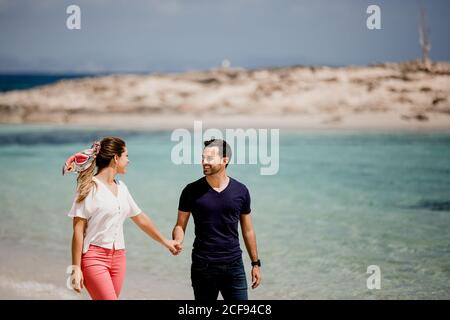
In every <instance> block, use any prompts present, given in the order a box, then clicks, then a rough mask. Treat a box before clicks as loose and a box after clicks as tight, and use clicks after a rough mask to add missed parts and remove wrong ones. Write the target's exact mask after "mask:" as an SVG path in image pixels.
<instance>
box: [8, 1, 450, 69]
mask: <svg viewBox="0 0 450 320" xmlns="http://www.w3.org/2000/svg"><path fill="white" fill-rule="evenodd" d="M420 3H421V4H422V5H423V6H425V7H426V9H427V12H428V20H429V26H430V29H431V40H432V50H431V57H432V59H433V60H441V61H442V60H446V61H448V60H450V41H449V31H450V19H449V18H448V17H449V16H450V1H448V0H428V1H425V0H423V1H419V0H389V1H377V0H372V1H366V0H327V1H325V0H314V1H312V0H311V1H306V0H305V1H301V0H297V1H294V0H260V1H257V0H197V1H195V0H191V1H188V0H184V1H177V0H147V1H144V0H78V1H75V0H71V1H65V0H39V1H36V0H0V41H1V44H0V72H56V73H65V72H177V71H185V70H198V69H209V68H212V67H216V66H219V65H220V63H221V62H222V60H224V59H228V60H230V61H231V65H232V66H240V67H245V68H259V67H270V66H287V65H294V64H326V65H350V64H369V63H377V62H396V61H403V60H412V59H416V58H418V57H420V55H421V52H420V46H419V44H418V21H419V7H420ZM71 4H76V5H78V6H80V8H81V30H68V29H67V28H66V19H67V18H68V14H67V13H66V8H67V6H69V5H71ZM370 4H377V5H379V6H380V7H381V23H382V30H368V29H367V27H366V19H367V17H368V15H367V13H366V9H367V7H368V5H370Z"/></svg>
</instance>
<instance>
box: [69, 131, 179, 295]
mask: <svg viewBox="0 0 450 320" xmlns="http://www.w3.org/2000/svg"><path fill="white" fill-rule="evenodd" d="M128 163H129V160H128V150H127V148H126V146H125V142H124V141H123V140H122V139H120V138H116V137H107V138H104V139H102V140H101V141H97V142H95V143H94V144H93V145H92V147H91V149H87V150H84V151H82V152H80V153H77V154H75V155H73V156H71V157H70V158H69V159H67V161H66V163H65V165H64V168H63V175H64V174H65V173H66V172H78V173H79V175H78V179H77V194H76V197H75V200H74V202H73V205H72V209H71V210H70V212H69V214H68V216H70V217H72V218H73V238H72V265H73V266H72V268H73V269H72V276H71V278H72V287H73V289H74V290H75V291H76V292H80V291H81V289H82V288H83V287H86V289H87V291H88V292H89V295H90V296H91V298H92V299H94V300H99V299H102V300H104V299H107V300H115V299H118V298H119V295H120V290H121V288H122V284H123V280H124V277H125V269H126V259H125V244H124V237H123V222H124V221H125V219H126V218H128V217H131V219H132V220H133V221H134V222H135V223H136V224H137V225H138V226H139V227H140V228H141V229H142V230H143V231H144V232H145V233H147V234H148V235H149V236H150V237H152V238H153V239H154V240H156V241H158V242H160V243H161V244H162V245H164V246H165V247H166V248H167V249H169V250H170V252H171V253H172V254H174V255H176V254H178V253H179V252H180V250H181V246H180V244H179V243H178V242H177V241H174V240H168V239H166V238H164V237H163V235H162V234H161V233H160V232H159V231H158V229H157V228H156V227H155V225H154V224H153V222H152V221H151V220H150V218H149V217H148V216H147V215H146V214H145V213H143V212H142V211H141V209H140V208H139V207H138V205H137V204H136V202H134V200H133V197H132V196H131V194H130V193H129V191H128V188H127V186H126V185H125V183H123V182H122V181H117V180H116V179H115V177H116V175H117V174H125V173H126V171H127V166H128ZM94 172H95V174H94Z"/></svg>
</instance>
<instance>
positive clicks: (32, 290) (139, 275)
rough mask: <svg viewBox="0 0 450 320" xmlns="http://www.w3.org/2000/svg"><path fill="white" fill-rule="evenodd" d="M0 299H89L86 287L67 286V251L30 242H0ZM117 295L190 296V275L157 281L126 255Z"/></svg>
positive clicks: (156, 297)
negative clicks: (179, 280)
mask: <svg viewBox="0 0 450 320" xmlns="http://www.w3.org/2000/svg"><path fill="white" fill-rule="evenodd" d="M0 254H1V256H2V257H4V258H3V259H2V263H1V264H0V300H17V299H19V300H22V299H26V300H34V299H39V300H61V299H64V300H77V299H83V300H84V299H90V298H89V296H88V294H87V292H86V290H83V291H82V292H81V294H77V293H75V292H74V291H72V290H69V289H67V287H66V279H67V276H68V275H67V274H66V273H65V271H66V267H67V265H68V264H69V263H70V251H69V250H68V251H67V252H61V251H58V250H45V251H44V250H42V249H41V248H38V247H36V246H34V245H29V244H20V243H15V242H11V241H4V240H2V241H1V242H0ZM120 299H125V300H127V299H132V300H143V299H144V300H147V299H162V300H165V299H187V300H190V299H193V294H192V289H191V288H190V279H186V281H184V282H183V283H171V282H170V279H169V280H165V281H161V279H158V276H157V275H154V274H149V273H148V272H147V271H145V270H141V269H139V268H136V267H135V266H134V265H133V261H132V259H129V258H128V263H127V275H126V279H125V283H124V286H123V289H122V293H121V297H120Z"/></svg>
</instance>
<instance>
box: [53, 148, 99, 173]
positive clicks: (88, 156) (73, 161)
mask: <svg viewBox="0 0 450 320" xmlns="http://www.w3.org/2000/svg"><path fill="white" fill-rule="evenodd" d="M99 151H100V141H96V142H94V144H93V145H92V147H91V148H90V149H86V150H83V151H80V152H77V153H75V154H73V155H71V156H70V157H69V158H68V159H67V160H66V163H65V164H64V166H63V169H62V174H63V175H64V174H66V172H78V173H80V172H83V171H84V170H86V169H87V168H89V167H90V166H91V164H92V162H93V161H94V160H95V158H96V157H97V154H98V153H99Z"/></svg>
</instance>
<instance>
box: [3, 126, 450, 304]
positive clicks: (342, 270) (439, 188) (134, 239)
mask: <svg viewBox="0 0 450 320" xmlns="http://www.w3.org/2000/svg"><path fill="white" fill-rule="evenodd" d="M170 133H171V132H169V131H167V132H165V131H161V132H137V131H98V130H94V129H92V130H90V129H61V128H55V127H45V128H42V127H30V126H1V127H0V153H1V157H0V166H1V170H2V180H3V181H2V182H3V183H1V184H0V203H1V212H0V239H1V240H2V241H16V242H18V243H20V244H21V245H23V246H31V245H35V244H36V243H39V246H40V247H41V248H42V250H52V251H55V252H58V251H61V252H67V251H68V250H70V240H71V232H72V231H71V220H70V218H68V217H67V216H66V212H67V211H68V210H69V208H70V205H71V201H72V199H73V196H74V191H75V176H74V175H71V176H65V177H63V176H62V175H61V167H62V164H63V162H64V160H65V159H66V158H67V157H68V156H69V155H70V154H71V153H73V152H75V151H79V150H81V149H84V148H87V147H89V146H90V143H91V142H92V141H93V140H94V139H95V138H97V137H102V136H105V135H111V134H113V135H117V136H120V137H123V138H124V139H125V140H126V141H127V145H128V149H129V155H130V160H131V164H130V167H129V170H128V174H127V175H126V176H123V177H121V179H122V180H124V181H125V182H126V183H127V185H128V188H129V189H130V191H131V193H132V194H133V196H134V198H135V200H136V202H137V203H138V204H139V205H140V207H141V208H142V209H143V210H144V211H145V212H146V213H147V214H148V215H149V216H150V217H151V218H152V219H153V220H154V221H155V223H156V224H157V226H158V227H159V229H160V230H162V231H163V232H164V233H165V235H166V236H169V235H170V232H171V229H172V227H173V225H174V223H175V220H176V212H177V205H178V197H179V194H180V192H181V190H182V188H183V187H184V186H185V185H186V184H187V183H189V182H191V181H194V180H196V179H198V178H199V177H201V175H202V171H201V168H200V166H199V165H180V166H177V165H174V164H173V163H172V162H171V160H170V153H171V149H172V147H173V146H174V145H175V143H174V142H172V141H171V140H170ZM259 168H260V167H259V166H257V165H230V167H229V170H228V173H229V175H230V176H232V177H234V178H235V179H237V180H239V181H241V182H243V183H245V184H246V185H247V186H248V188H249V189H250V192H251V195H252V210H253V213H252V214H253V220H254V225H255V230H256V235H257V241H258V249H259V253H260V257H261V260H262V261H263V268H262V270H263V276H264V282H263V285H262V286H261V288H258V290H257V291H252V292H251V294H250V297H251V298H267V299H335V298H343V299H355V298H360V299H408V298H409V299H424V298H430V299H443V298H446V299H448V298H450V133H413V132H409V133H375V132H366V133H361V132H350V131H347V132H344V131H341V132H334V131H323V132H315V131H308V132H300V131H298V132H295V131H283V130H281V132H280V169H279V172H278V174H277V175H274V176H261V175H260V174H259V172H260V171H259ZM192 223H193V221H192V220H191V221H190V222H189V226H188V230H187V240H186V245H185V251H184V252H183V254H182V256H180V257H176V258H174V257H171V256H170V255H169V254H168V253H166V250H165V249H164V248H162V247H161V246H159V245H157V244H156V243H155V242H153V241H151V240H149V239H148V237H146V236H145V235H144V234H143V233H142V232H140V231H139V230H138V229H137V228H136V227H135V225H134V224H133V223H132V221H131V220H130V221H128V222H127V223H126V225H125V240H126V244H127V254H128V261H129V263H133V264H135V265H138V266H139V267H141V268H142V270H143V276H145V274H146V273H151V274H152V275H157V276H158V277H159V278H160V279H170V281H173V285H172V287H173V290H177V283H186V282H188V279H189V261H190V250H191V249H192V246H191V244H192V241H193V225H192ZM241 248H242V249H243V251H244V260H245V263H246V266H247V270H249V267H248V266H249V263H248V258H247V253H246V251H245V246H244V244H243V242H241ZM36 254H39V253H38V252H37V253H36ZM174 259H176V260H174ZM174 261H176V263H174ZM369 265H377V266H379V267H380V270H381V289H379V290H369V289H368V288H367V286H366V280H367V278H368V276H369V274H367V273H366V272H367V267H368V266H369ZM168 281H169V280H168Z"/></svg>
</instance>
